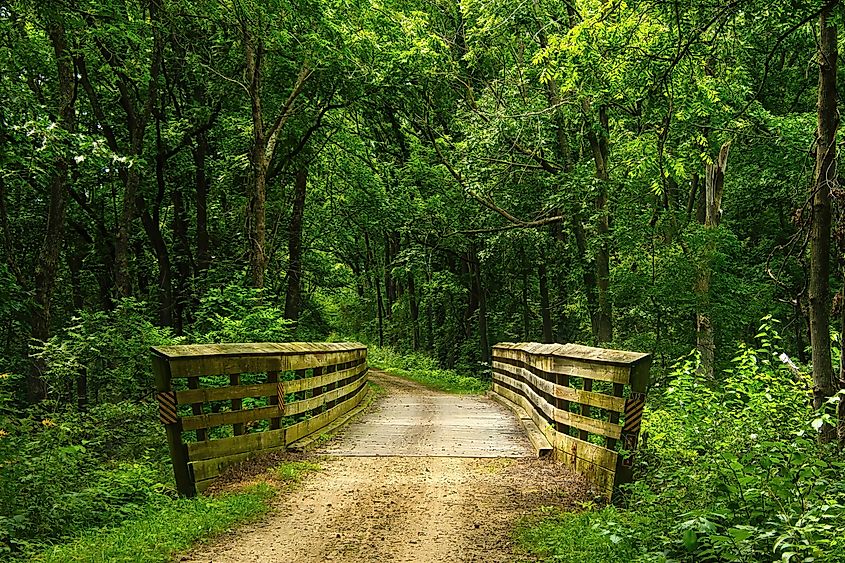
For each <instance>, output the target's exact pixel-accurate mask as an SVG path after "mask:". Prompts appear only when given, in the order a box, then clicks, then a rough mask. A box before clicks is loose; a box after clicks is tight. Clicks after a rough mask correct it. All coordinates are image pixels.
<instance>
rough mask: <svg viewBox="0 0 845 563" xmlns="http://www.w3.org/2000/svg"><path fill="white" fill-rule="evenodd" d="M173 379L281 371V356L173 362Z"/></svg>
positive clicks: (227, 357) (215, 358)
mask: <svg viewBox="0 0 845 563" xmlns="http://www.w3.org/2000/svg"><path fill="white" fill-rule="evenodd" d="M170 365H171V369H172V371H173V377H190V376H192V375H229V374H231V373H250V372H267V371H279V370H281V369H282V365H283V364H282V357H281V356H241V357H237V356H208V357H195V358H191V357H187V358H178V359H175V360H172V361H171V363H170Z"/></svg>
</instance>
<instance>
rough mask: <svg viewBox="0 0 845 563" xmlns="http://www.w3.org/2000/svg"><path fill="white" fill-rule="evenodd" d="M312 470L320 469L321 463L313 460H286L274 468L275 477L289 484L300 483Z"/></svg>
mask: <svg viewBox="0 0 845 563" xmlns="http://www.w3.org/2000/svg"><path fill="white" fill-rule="evenodd" d="M312 471H320V464H319V463H314V462H313V461H286V462H284V463H282V464H281V465H278V466H277V467H276V468H274V469H273V470H272V472H273V477H274V478H276V479H277V480H279V481H281V482H282V483H285V484H287V485H292V484H295V483H299V482H300V481H301V480H302V478H303V477H304V476H305V475H307V474H308V473H311V472H312Z"/></svg>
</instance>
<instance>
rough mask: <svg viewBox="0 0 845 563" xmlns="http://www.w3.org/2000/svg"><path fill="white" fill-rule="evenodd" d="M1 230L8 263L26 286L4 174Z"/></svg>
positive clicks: (0, 186) (0, 185)
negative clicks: (18, 255)
mask: <svg viewBox="0 0 845 563" xmlns="http://www.w3.org/2000/svg"><path fill="white" fill-rule="evenodd" d="M0 230H2V233H3V248H4V250H5V251H6V264H7V265H8V266H9V270H11V272H12V273H13V274H14V276H15V280H17V282H18V285H19V286H21V287H24V279H23V275H22V274H21V270H20V268H19V267H18V262H17V259H16V256H15V254H16V253H15V245H14V237H13V236H12V229H11V226H10V225H9V214H8V211H7V209H6V183H5V182H4V181H3V177H2V176H0Z"/></svg>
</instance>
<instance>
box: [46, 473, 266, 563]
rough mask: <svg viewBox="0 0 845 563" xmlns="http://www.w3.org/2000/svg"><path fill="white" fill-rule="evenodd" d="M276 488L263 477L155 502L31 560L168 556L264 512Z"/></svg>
mask: <svg viewBox="0 0 845 563" xmlns="http://www.w3.org/2000/svg"><path fill="white" fill-rule="evenodd" d="M274 494H275V489H274V488H273V487H272V486H270V485H268V484H266V483H262V484H258V485H255V486H253V487H250V488H249V489H246V490H244V491H242V492H239V493H233V494H226V495H221V496H219V497H202V496H201V497H197V498H194V499H176V500H169V501H167V502H161V503H156V504H153V505H151V506H149V507H148V508H147V510H146V511H145V512H144V513H143V514H142V515H141V516H139V517H137V518H134V519H131V520H127V521H125V522H123V523H121V524H119V525H117V526H116V527H114V528H107V529H102V530H94V531H90V532H87V533H85V534H84V535H82V536H81V537H79V538H77V539H75V540H74V541H72V542H70V543H67V544H64V545H59V546H56V547H54V548H52V549H49V550H47V551H45V552H44V553H42V554H40V555H38V556H36V557H35V558H34V559H33V560H34V561H36V562H40V563H70V562H82V561H85V562H90V563H101V562H102V563H105V562H117V561H126V562H130V561H132V562H138V563H161V562H164V561H169V560H170V558H171V556H172V555H173V553H175V552H179V551H184V550H186V549H188V548H190V547H191V546H192V545H193V544H194V543H195V542H197V541H199V540H202V539H204V538H208V537H211V536H214V535H216V534H220V533H221V532H224V531H226V530H228V529H230V528H231V527H232V526H233V525H235V524H239V523H243V522H246V521H249V520H252V519H254V518H256V517H258V516H260V515H262V514H264V513H265V512H267V510H269V502H268V501H269V500H270V499H271V498H272V497H273V495H274Z"/></svg>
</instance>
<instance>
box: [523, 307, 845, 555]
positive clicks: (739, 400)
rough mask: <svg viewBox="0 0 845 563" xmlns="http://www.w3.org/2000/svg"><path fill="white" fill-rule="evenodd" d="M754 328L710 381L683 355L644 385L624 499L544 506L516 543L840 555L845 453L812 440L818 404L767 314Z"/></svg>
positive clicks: (577, 548)
mask: <svg viewBox="0 0 845 563" xmlns="http://www.w3.org/2000/svg"><path fill="white" fill-rule="evenodd" d="M758 337H759V338H760V345H759V347H758V348H756V349H752V348H749V347H743V348H741V349H740V353H739V355H738V356H737V357H736V358H735V359H734V360H733V362H732V365H731V366H730V368H729V369H726V370H724V371H723V372H722V373H721V374H720V375H719V377H718V381H717V382H716V383H713V382H708V381H704V380H703V379H702V378H701V376H700V375H699V374H698V370H697V367H698V363H697V359H696V358H694V357H690V358H687V359H685V360H683V361H681V362H680V363H678V364H677V365H676V366H675V368H674V370H673V371H672V373H671V374H670V377H669V379H668V383H667V384H666V385H664V386H663V387H662V388H658V389H654V390H652V392H651V395H650V398H649V402H648V408H647V412H646V416H645V417H644V422H643V430H644V431H645V432H646V433H647V434H648V440H647V443H646V444H645V445H644V446H643V447H641V449H640V451H639V452H638V453H637V458H636V459H637V480H636V481H635V483H634V484H633V485H631V486H629V487H628V488H627V490H626V491H625V494H626V496H627V509H625V510H622V509H619V510H616V509H614V508H604V509H602V510H598V511H588V512H585V513H582V514H560V513H548V512H547V513H544V514H541V515H540V516H539V519H535V520H532V521H528V522H526V523H525V524H524V525H523V527H522V529H521V531H520V532H519V535H518V536H519V539H520V541H521V543H522V545H523V546H524V547H526V549H528V550H529V551H531V552H533V553H536V554H539V555H540V556H543V557H546V558H548V560H550V561H576V560H578V561H582V562H590V561H596V562H599V561H601V562H614V561H631V562H685V563H686V562H689V563H721V562H733V561H736V562H747V563H756V562H758V561H780V562H784V563H798V562H803V563H810V562H813V563H841V562H843V561H845V534H843V533H842V530H843V529H845V458H843V455H842V453H841V452H836V451H835V449H833V448H832V447H831V448H828V447H827V446H824V445H820V444H819V443H818V441H817V440H816V432H815V428H818V427H819V426H820V422H821V421H822V420H823V417H824V416H825V413H824V412H822V413H817V412H814V411H813V410H812V409H811V408H810V406H809V401H810V394H809V389H811V384H810V381H809V379H808V377H806V376H805V375H796V374H794V373H793V372H792V371H791V370H790V369H788V368H787V367H785V366H784V365H783V363H782V362H781V361H780V360H779V359H778V355H779V346H778V342H779V339H778V336H777V333H776V332H775V331H774V329H773V326H772V324H771V322H769V321H768V319H767V320H766V324H765V325H764V327H763V329H762V330H761V332H760V334H759V335H758ZM835 399H836V398H835ZM829 407H831V408H832V407H833V405H829ZM576 554H577V555H576Z"/></svg>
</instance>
